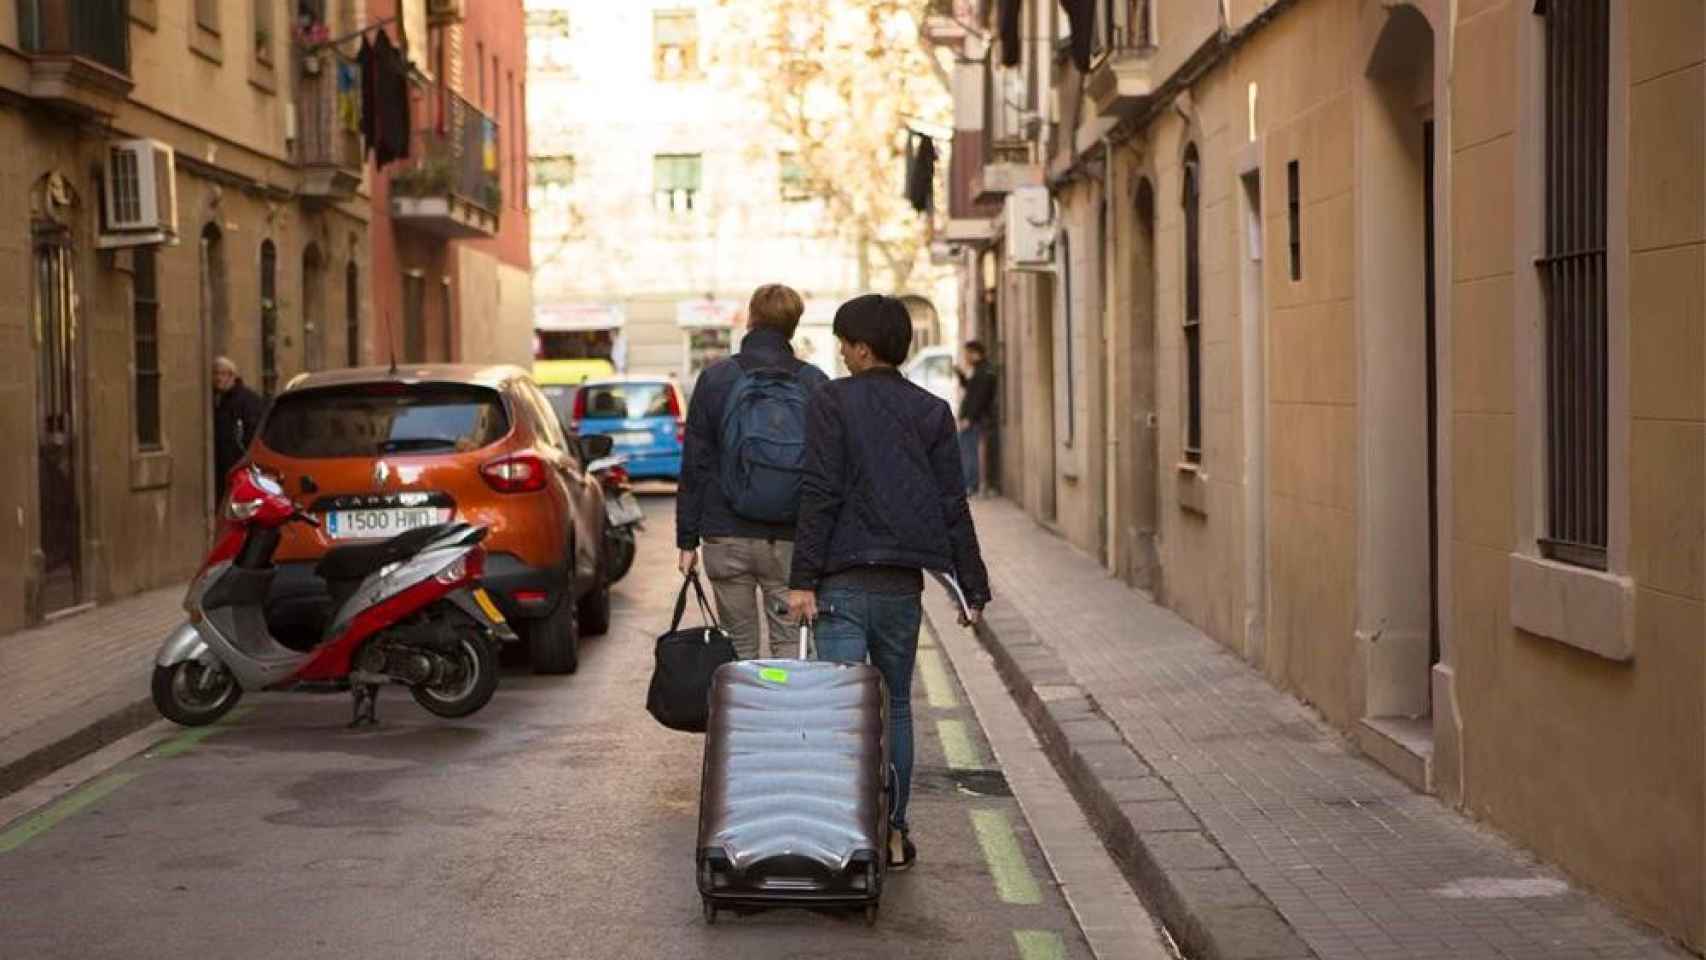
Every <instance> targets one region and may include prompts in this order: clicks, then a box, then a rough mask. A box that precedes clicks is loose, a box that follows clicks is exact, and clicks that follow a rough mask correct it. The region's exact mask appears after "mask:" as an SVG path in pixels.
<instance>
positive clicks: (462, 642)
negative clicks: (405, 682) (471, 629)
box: [409, 633, 498, 718]
mask: <svg viewBox="0 0 1706 960" xmlns="http://www.w3.org/2000/svg"><path fill="white" fill-rule="evenodd" d="M454 656H455V658H456V660H457V661H459V665H460V666H461V668H462V673H461V676H459V677H457V678H456V679H455V680H451V681H449V682H446V683H441V684H438V685H436V686H427V685H426V684H421V685H419V686H413V687H410V688H409V692H410V693H411V694H413V695H414V697H415V702H416V703H418V704H420V705H421V706H423V707H425V708H426V709H427V710H428V711H430V712H432V713H436V714H438V715H439V716H441V717H451V718H455V717H466V716H467V715H469V714H470V713H473V712H474V711H476V710H478V709H480V708H481V707H483V706H485V705H486V702H487V701H488V700H490V699H492V694H493V693H495V692H496V691H497V689H498V655H497V654H496V653H495V652H493V650H492V645H491V644H489V643H487V642H486V641H485V639H484V638H482V637H479V636H473V635H470V634H468V633H463V634H462V636H460V637H459V638H458V639H457V645H456V653H455V654H454Z"/></svg>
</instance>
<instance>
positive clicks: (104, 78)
mask: <svg viewBox="0 0 1706 960" xmlns="http://www.w3.org/2000/svg"><path fill="white" fill-rule="evenodd" d="M17 2H18V39H19V45H20V46H21V47H22V48H23V51H24V54H25V55H26V56H27V57H28V58H29V63H30V76H29V88H28V89H29V95H30V96H31V97H32V98H34V99H37V100H43V101H46V102H48V103H52V104H54V105H56V106H59V107H62V108H65V109H67V110H70V111H72V112H74V113H79V114H86V115H95V116H103V117H107V116H111V115H112V114H113V113H114V112H115V111H116V110H117V109H118V106H119V104H121V103H123V102H124V99H125V97H127V96H129V95H130V90H131V87H132V86H133V83H132V82H131V79H130V10H129V4H128V2H127V0H17Z"/></svg>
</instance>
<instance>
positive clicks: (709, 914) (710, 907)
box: [699, 897, 717, 925]
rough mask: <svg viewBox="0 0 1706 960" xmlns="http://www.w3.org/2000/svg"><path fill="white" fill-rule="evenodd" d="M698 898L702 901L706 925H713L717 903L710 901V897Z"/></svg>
mask: <svg viewBox="0 0 1706 960" xmlns="http://www.w3.org/2000/svg"><path fill="white" fill-rule="evenodd" d="M699 899H701V900H703V901H704V906H705V923H706V924H707V925H714V924H715V923H716V922H717V905H716V904H715V903H712V902H711V898H710V897H700V898H699Z"/></svg>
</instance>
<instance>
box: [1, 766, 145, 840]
mask: <svg viewBox="0 0 1706 960" xmlns="http://www.w3.org/2000/svg"><path fill="white" fill-rule="evenodd" d="M137 776H138V775H137V774H134V773H112V774H108V775H107V776H104V777H102V778H100V779H99V780H94V781H91V782H90V783H88V784H87V785H85V786H83V787H81V788H79V789H78V790H76V791H75V792H73V793H70V794H67V795H66V796H65V797H63V798H61V799H60V800H59V801H58V802H57V803H54V804H53V805H51V806H49V807H47V808H46V809H44V810H42V811H41V812H40V813H37V814H35V815H34V816H31V817H28V818H26V819H24V820H23V821H21V822H20V823H19V824H18V825H17V826H15V827H13V828H12V829H10V830H7V831H6V832H5V833H0V853H11V852H12V851H13V850H16V849H18V848H19V847H21V846H23V845H24V844H26V843H29V842H30V841H31V840H34V839H35V838H36V837H39V836H41V835H42V834H44V833H46V832H48V831H49V830H52V829H53V828H54V827H55V826H57V825H58V824H59V823H60V821H62V820H66V819H69V818H70V817H74V816H76V815H77V814H78V813H79V812H81V811H82V810H83V809H85V808H87V807H90V806H93V805H94V804H96V803H99V802H100V801H102V800H104V799H106V797H107V796H108V795H109V794H111V793H112V792H113V791H114V790H117V789H118V788H119V787H122V786H124V785H125V784H127V783H129V782H130V781H132V780H135V779H136V778H137Z"/></svg>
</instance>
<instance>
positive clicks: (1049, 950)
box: [1013, 930, 1066, 960]
mask: <svg viewBox="0 0 1706 960" xmlns="http://www.w3.org/2000/svg"><path fill="white" fill-rule="evenodd" d="M1013 939H1014V940H1017V941H1018V942H1019V957H1020V958H1021V960H1066V941H1065V940H1062V939H1061V938H1060V934H1058V933H1055V932H1054V931H1053V930H1015V931H1013Z"/></svg>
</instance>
